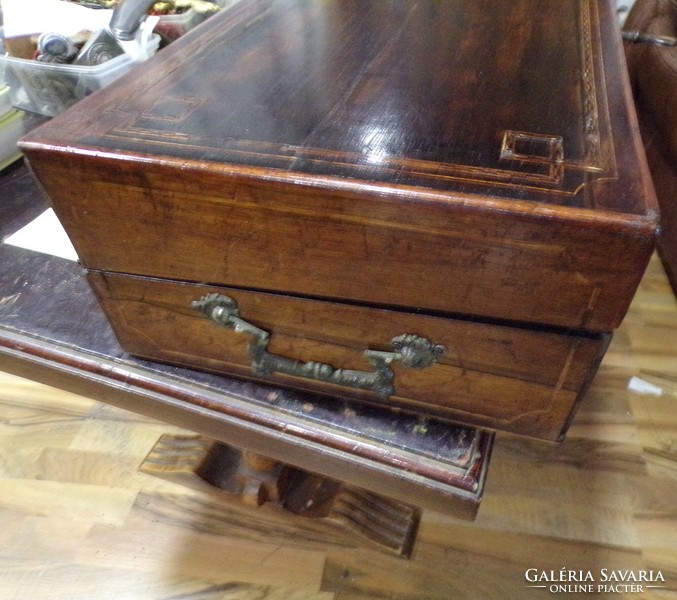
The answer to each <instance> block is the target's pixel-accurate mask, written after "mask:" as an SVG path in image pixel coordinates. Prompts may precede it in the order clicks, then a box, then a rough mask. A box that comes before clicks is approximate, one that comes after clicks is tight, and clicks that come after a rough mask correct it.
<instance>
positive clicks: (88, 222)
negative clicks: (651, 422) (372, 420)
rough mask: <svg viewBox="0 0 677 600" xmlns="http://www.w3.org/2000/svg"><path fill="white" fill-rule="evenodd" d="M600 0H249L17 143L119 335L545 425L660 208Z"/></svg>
mask: <svg viewBox="0 0 677 600" xmlns="http://www.w3.org/2000/svg"><path fill="white" fill-rule="evenodd" d="M612 5H613V3H612V2H611V1H608V2H597V1H594V0H585V1H580V0H563V1H560V2H548V3H543V2H541V1H540V0H517V1H515V0H499V1H496V0H492V1H488V0H487V1H478V0H453V1H452V0H449V1H447V2H430V3H420V2H413V1H412V2H408V1H404V2H402V1H394V0H393V1H389V0H381V1H379V2H364V1H363V0H329V1H326V2H312V1H308V0H241V2H239V3H237V4H236V5H234V6H233V7H232V8H230V9H228V10H226V11H224V12H223V13H222V14H220V15H217V16H216V17H212V18H211V19H210V20H208V21H207V22H206V23H204V24H203V25H202V26H200V27H199V28H197V29H196V30H194V31H193V32H191V33H190V34H188V35H186V36H184V37H183V38H181V39H180V40H178V41H177V42H175V43H173V44H172V45H171V46H170V47H168V48H167V49H165V50H163V51H162V52H160V53H159V54H158V55H157V56H156V57H154V58H153V59H151V60H150V61H148V62H147V63H145V64H144V65H143V67H142V68H140V69H137V70H135V71H134V72H133V73H132V74H130V75H129V76H127V77H124V78H122V79H121V80H119V81H118V82H116V83H115V84H114V85H112V86H110V87H109V88H106V89H105V90H103V91H102V92H100V93H97V94H95V95H93V96H91V97H90V98H87V99H85V100H84V101H83V102H82V103H80V104H79V105H78V106H77V109H76V110H73V111H70V112H67V113H65V114H62V115H60V116H59V117H57V118H55V119H54V120H53V121H51V122H50V123H48V124H46V125H45V126H43V127H42V128H40V129H39V130H36V131H35V132H33V133H32V134H31V135H29V136H28V137H27V138H26V139H25V140H24V142H23V144H22V148H23V149H24V152H25V153H26V155H27V157H28V158H29V160H30V163H31V165H32V168H33V169H34V171H35V173H36V175H37V176H38V178H39V179H40V181H41V183H42V185H43V186H44V188H45V189H46V191H47V192H48V194H49V195H50V197H51V198H52V202H53V205H54V208H55V210H56V212H57V214H58V216H59V218H60V219H61V221H62V222H63V224H64V226H65V227H66V229H67V231H68V232H69V235H70V236H71V238H72V240H73V242H74V245H75V247H76V249H77V251H78V253H79V255H80V257H81V260H82V262H83V264H84V266H85V267H87V268H88V269H89V271H90V281H91V283H92V284H93V286H94V288H95V290H96V291H97V294H98V295H99V297H100V298H101V300H102V303H103V306H104V308H105V309H106V312H107V314H108V316H109V318H110V319H111V322H112V323H113V325H114V328H115V329H116V331H117V333H118V335H119V337H120V339H121V340H122V342H123V344H124V345H125V347H126V348H127V349H128V351H130V352H132V353H135V354H139V355H141V356H145V357H149V358H154V359H157V360H162V361H168V362H172V363H177V364H184V365H191V366H195V367H199V368H204V369H209V370H216V371H222V372H227V373H232V374H235V375H237V376H241V377H247V378H260V379H262V380H264V381H270V382H274V383H278V384H280V385H284V386H290V387H296V388H300V389H304V390H312V391H317V392H321V393H325V394H330V395H336V396H345V397H349V398H358V399H363V400H366V401H369V402H380V403H387V404H390V405H393V406H397V407H400V408H403V409H407V410H412V411H417V412H420V413H422V414H434V415H441V416H444V417H447V418H450V419H454V420H458V421H460V422H463V423H467V424H471V425H479V426H482V427H487V428H495V429H504V430H509V431H514V432H517V433H521V434H524V435H530V436H536V437H541V438H545V439H551V440H554V439H560V438H561V437H562V436H563V435H564V432H565V431H566V428H567V426H568V424H569V422H570V419H571V417H572V415H573V412H574V410H575V407H576V405H577V403H578V402H579V400H580V399H581V397H582V394H583V392H584V391H585V389H586V387H587V385H588V384H589V382H590V380H591V379H592V377H593V375H594V373H595V371H596V369H597V366H598V364H599V361H600V360H601V358H602V356H603V354H604V352H605V350H606V347H607V344H608V341H609V337H610V334H611V332H612V331H613V329H614V328H615V327H617V326H618V324H619V323H620V322H621V320H622V319H623V317H624V315H625V312H626V310H627V308H628V306H629V303H630V301H631V299H632V297H633V294H634V292H635V289H636V287H637V285H638V283H639V280H640V278H641V276H642V274H643V272H644V269H645V267H646V264H647V261H648V260H649V257H650V256H651V253H652V251H653V247H654V236H655V229H656V222H657V210H656V206H655V199H654V197H653V188H652V184H651V180H650V178H649V176H648V172H647V169H646V165H645V162H644V155H643V150H642V147H641V143H640V139H639V136H638V133H637V124H636V121H635V116H634V112H633V107H632V99H631V94H630V88H629V85H628V80H627V76H626V67H625V62H624V56H623V48H622V45H621V42H620V38H619V36H618V31H617V28H616V27H615V21H614V10H613V6H612Z"/></svg>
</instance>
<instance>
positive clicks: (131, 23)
mask: <svg viewBox="0 0 677 600" xmlns="http://www.w3.org/2000/svg"><path fill="white" fill-rule="evenodd" d="M154 3H155V0H123V1H122V2H120V3H119V4H118V5H117V6H116V7H115V9H114V10H113V14H112V16H111V19H110V22H109V24H108V27H106V28H104V29H101V30H99V31H98V32H96V33H95V34H94V35H92V37H91V38H90V39H89V41H88V42H87V43H86V44H85V45H84V46H83V48H82V50H81V51H80V53H79V54H78V56H77V58H76V59H75V64H77V65H82V66H88V67H91V66H94V65H100V64H102V63H104V62H106V61H108V60H110V59H111V58H115V57H116V56H119V55H120V54H124V52H125V50H124V48H123V46H122V44H121V43H120V42H121V41H129V40H133V39H134V35H135V33H136V31H137V30H138V29H139V26H140V25H141V22H142V21H143V19H144V17H145V16H146V14H147V13H148V11H149V10H150V8H151V7H152V6H153V4H154Z"/></svg>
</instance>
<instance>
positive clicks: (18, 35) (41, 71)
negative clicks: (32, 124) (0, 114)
mask: <svg viewBox="0 0 677 600" xmlns="http://www.w3.org/2000/svg"><path fill="white" fill-rule="evenodd" d="M194 5H195V6H194ZM206 5H208V6H206ZM220 8H221V6H220V5H219V4H216V3H214V2H207V1H206V0H200V1H199V2H193V1H192V0H176V1H165V2H155V0H20V3H19V0H6V3H3V13H4V17H5V28H4V29H5V31H4V40H3V42H4V49H5V51H6V53H5V55H4V56H2V57H0V61H2V63H3V64H4V67H5V79H6V81H7V84H8V85H9V87H10V91H11V96H12V103H13V105H14V106H15V107H18V108H22V109H24V110H28V111H31V112H35V113H39V114H41V115H45V116H49V117H51V116H54V115H56V114H58V113H60V112H62V111H63V110H65V109H66V108H68V107H69V106H71V105H73V104H75V103H76V102H77V101H79V100H81V99H82V98H84V97H85V96H87V95H89V94H90V93H92V92H94V91H96V90H98V89H100V88H102V87H104V86H106V85H108V84H109V83H111V82H112V81H114V80H115V79H117V78H118V77H120V76H121V75H123V74H124V73H126V72H127V71H128V70H129V69H130V68H131V67H132V66H134V65H135V64H137V63H139V62H143V61H145V60H146V59H147V58H149V57H150V56H152V55H153V54H155V52H156V51H157V50H158V49H159V48H160V47H161V46H162V44H167V43H169V42H171V41H173V40H174V39H176V38H177V37H179V36H180V35H182V34H183V33H185V32H186V31H187V30H188V29H190V28H192V27H194V26H195V25H197V24H198V23H199V22H201V21H202V20H204V19H205V18H206V17H207V16H209V15H210V14H212V13H213V12H216V11H218V10H220ZM33 15H34V16H33ZM163 21H165V22H164V23H163Z"/></svg>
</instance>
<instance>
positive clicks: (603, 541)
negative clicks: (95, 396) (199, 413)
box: [0, 258, 677, 600]
mask: <svg viewBox="0 0 677 600" xmlns="http://www.w3.org/2000/svg"><path fill="white" fill-rule="evenodd" d="M633 378H639V379H641V380H642V381H643V382H645V385H646V384H651V385H652V386H655V388H653V389H655V390H657V391H658V392H659V393H660V395H652V394H641V393H638V392H637V391H633V390H634V389H635V388H636V387H637V385H636V384H635V385H633V386H629V384H630V381H631V380H632V379H633ZM636 381H637V380H635V382H636ZM165 433H189V432H186V431H185V430H182V429H177V428H175V427H172V426H168V425H166V424H164V423H161V422H158V421H154V420H151V419H147V418H143V417H140V416H138V415H135V414H132V413H129V412H125V411H122V410H120V409H117V408H111V407H109V406H106V405H103V404H100V403H98V402H96V401H92V400H87V399H84V398H82V397H79V396H74V395H70V394H66V393H63V392H59V391H56V390H54V389H53V388H48V387H43V386H40V385H37V384H35V383H32V382H30V381H28V380H25V379H18V378H15V377H13V376H9V375H4V374H3V375H2V377H1V379H0V474H1V479H0V519H1V521H2V528H0V540H1V544H0V598H1V599H2V600H23V599H26V600H29V599H30V600H61V599H64V600H91V599H92V598H96V599H97V600H121V599H130V600H146V599H147V600H169V599H172V600H177V599H185V600H189V599H195V598H199V599H200V600H207V599H209V600H230V599H237V600H250V599H251V600H253V599H255V598H256V599H263V598H270V599H286V600H289V599H293V600H296V599H298V600H335V599H339V600H357V599H360V600H370V599H373V600H377V599H379V600H381V599H384V598H388V599H397V600H421V599H425V598H431V599H435V600H448V599H450V598H460V599H471V600H483V599H486V598H501V599H514V600H523V599H527V600H528V599H530V598H535V599H538V598H546V597H554V596H552V595H550V594H548V593H547V592H546V591H545V590H538V589H526V588H525V584H526V582H525V579H524V572H525V570H526V569H528V568H531V567H533V568H537V569H541V570H550V569H553V570H556V571H559V570H560V569H561V568H562V567H566V568H567V569H576V570H588V569H590V570H592V571H593V572H595V573H597V572H598V571H599V570H600V569H602V568H607V569H634V570H639V569H660V570H661V572H662V574H663V576H664V578H665V580H666V581H665V585H666V589H661V590H659V589H654V590H651V591H644V592H643V593H642V594H636V595H635V596H632V595H629V594H627V595H626V594H607V595H604V594H599V595H598V594H594V595H591V596H592V597H600V598H601V597H608V598H619V597H626V596H628V597H637V598H647V599H649V598H651V599H660V600H664V599H669V598H674V597H677V510H676V509H675V502H674V499H675V497H676V494H677V455H676V454H675V452H674V449H675V446H677V302H676V301H675V298H674V296H673V295H672V294H671V292H670V288H669V286H668V283H667V281H666V278H665V275H664V273H663V271H662V268H661V266H660V263H659V261H658V259H656V258H654V259H653V260H652V262H651V264H650V268H649V271H648V272H647V274H646V276H645V277H644V279H643V282H642V285H641V286H640V290H639V293H638V295H637V297H636V298H635V300H634V302H633V304H632V307H631V310H630V313H629V315H628V317H627V319H626V320H625V322H624V323H623V325H622V326H621V328H620V330H619V331H618V333H617V335H616V337H615V338H614V340H613V342H612V345H611V348H610V350H609V352H608V353H607V355H606V357H605V359H604V362H603V364H602V367H601V369H600V372H599V374H598V377H597V378H596V380H595V382H594V383H593V386H592V388H591V390H590V393H589V394H588V397H587V398H586V400H585V402H584V403H583V406H582V407H581V410H580V412H579V413H578V416H577V418H576V420H575V422H574V424H573V426H572V429H571V431H570V434H569V436H568V439H567V441H566V442H565V443H563V444H562V445H559V446H553V445H549V444H545V443H540V442H535V441H526V440H524V439H517V438H514V437H511V436H509V435H507V434H503V435H499V436H498V438H497V443H496V447H495V450H494V455H493V460H492V468H491V472H490V476H489V479H488V482H487V489H486V493H485V497H484V501H483V504H482V507H481V509H480V511H479V514H478V517H477V520H476V521H475V522H474V523H467V522H462V521H458V520H456V519H454V518H452V517H450V516H448V515H446V514H444V512H443V511H438V512H434V511H430V510H425V511H424V512H423V518H422V522H421V526H420V530H419V536H418V543H417V545H416V548H415V551H414V556H413V558H412V559H411V560H410V561H406V560H403V559H401V558H395V557H393V556H392V555H388V554H386V553H383V552H379V551H377V550H375V549H373V548H366V547H364V546H359V545H358V546H356V547H353V546H352V545H351V544H350V543H346V541H345V539H344V538H342V539H341V542H340V543H339V540H338V539H332V538H331V537H329V539H328V537H327V536H326V535H325V534H323V533H322V531H321V530H318V529H317V528H316V527H309V526H304V525H303V522H302V521H300V522H296V521H295V520H294V519H292V520H290V519H289V518H288V517H283V516H281V515H278V514H275V513H270V512H265V511H264V512H260V509H249V508H246V507H243V506H238V505H231V504H228V503H225V502H224V500H223V498H222V497H220V496H219V495H218V494H217V493H212V492H209V491H206V490H201V491H198V490H195V489H189V488H185V487H182V486H179V485H176V484H171V483H168V482H166V481H163V480H161V479H158V478H156V477H152V476H150V475H148V474H146V473H142V472H140V471H139V467H140V466H141V465H142V463H143V462H144V459H145V457H146V455H147V454H148V453H149V452H150V451H151V449H152V448H153V446H154V445H155V443H156V442H157V441H158V439H159V438H160V436H161V435H162V434H165ZM257 510H258V511H259V512H257ZM579 596H580V597H587V596H586V595H585V594H581V595H579ZM559 597H572V596H567V595H564V594H561V595H560V596H559Z"/></svg>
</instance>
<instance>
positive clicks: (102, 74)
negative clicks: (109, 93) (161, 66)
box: [0, 34, 160, 117]
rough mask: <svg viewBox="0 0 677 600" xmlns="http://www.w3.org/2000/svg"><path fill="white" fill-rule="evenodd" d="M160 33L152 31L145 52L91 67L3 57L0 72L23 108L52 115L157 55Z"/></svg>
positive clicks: (17, 104)
mask: <svg viewBox="0 0 677 600" xmlns="http://www.w3.org/2000/svg"><path fill="white" fill-rule="evenodd" d="M159 45H160V36H159V35H157V34H153V35H151V36H150V38H149V40H148V42H147V44H146V52H145V53H144V52H142V53H140V54H139V55H138V56H133V55H130V54H121V55H119V56H116V57H115V58H112V59H110V60H108V61H106V62H105V63H103V64H100V65H95V66H92V67H86V66H80V65H62V64H55V63H47V62H40V61H37V60H29V59H23V58H15V57H12V56H7V55H5V56H0V72H1V71H2V68H4V69H5V81H6V82H7V85H9V87H10V90H11V91H10V94H11V97H12V104H13V105H14V106H15V107H17V108H21V109H24V110H28V111H31V112H35V113H39V114H41V115H46V116H48V117H53V116H54V115H57V114H58V113H60V112H62V111H63V110H65V109H66V108H68V107H69V106H71V105H73V104H75V103H76V102H77V101H78V100H81V99H82V98H84V97H85V96H88V95H89V94H91V93H92V92H94V91H96V90H98V89H100V88H102V87H104V86H106V85H108V84H109V83H111V82H112V81H115V80H116V79H117V78H118V77H120V76H122V75H124V74H125V73H126V72H127V71H129V69H131V68H132V66H134V65H135V64H137V63H139V62H142V61H143V60H145V59H146V58H148V57H149V56H151V55H153V54H155V52H156V51H157V49H158V47H159Z"/></svg>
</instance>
